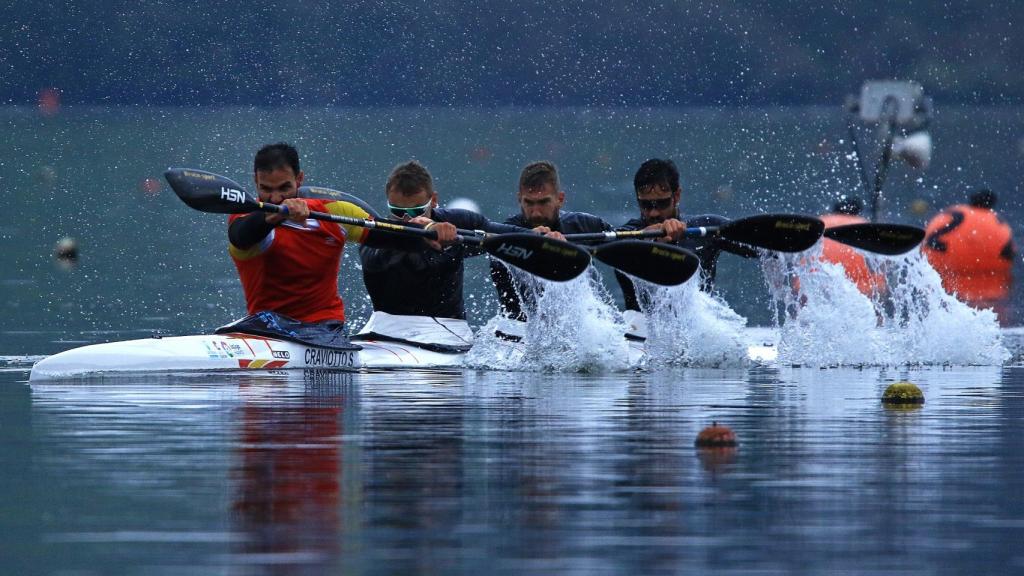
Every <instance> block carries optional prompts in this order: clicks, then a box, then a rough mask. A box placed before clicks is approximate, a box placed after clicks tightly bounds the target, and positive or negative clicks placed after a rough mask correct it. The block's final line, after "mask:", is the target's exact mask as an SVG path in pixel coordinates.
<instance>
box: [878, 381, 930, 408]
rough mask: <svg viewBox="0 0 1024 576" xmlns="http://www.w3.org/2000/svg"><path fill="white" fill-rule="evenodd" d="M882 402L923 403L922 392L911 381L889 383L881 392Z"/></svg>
mask: <svg viewBox="0 0 1024 576" xmlns="http://www.w3.org/2000/svg"><path fill="white" fill-rule="evenodd" d="M882 403H883V404H924V393H923V392H921V389H920V388H918V387H917V385H916V384H914V383H913V382H907V381H905V380H904V381H903V382H896V383H895V384H890V385H889V387H888V388H886V389H885V393H883V394H882Z"/></svg>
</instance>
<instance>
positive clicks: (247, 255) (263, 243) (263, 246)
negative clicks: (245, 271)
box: [228, 230, 274, 260]
mask: <svg viewBox="0 0 1024 576" xmlns="http://www.w3.org/2000/svg"><path fill="white" fill-rule="evenodd" d="M273 243H274V231H273V230H271V231H270V234H267V235H266V237H264V238H263V240H260V241H259V242H257V243H255V244H253V245H252V246H250V247H248V248H239V247H238V246H235V245H234V244H232V243H231V242H228V254H231V257H232V258H234V259H235V260H251V259H253V258H255V257H257V256H259V255H260V254H262V253H264V252H266V251H267V248H270V245H271V244H273Z"/></svg>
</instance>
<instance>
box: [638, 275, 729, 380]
mask: <svg viewBox="0 0 1024 576" xmlns="http://www.w3.org/2000/svg"><path fill="white" fill-rule="evenodd" d="M634 283H635V286H636V287H637V296H638V298H637V299H638V301H639V302H640V303H641V308H643V314H644V317H645V320H646V325H647V334H646V335H647V341H646V351H647V354H646V357H645V359H644V366H645V367H647V368H655V367H660V366H703V367H723V366H741V365H743V364H745V363H746V362H747V343H746V338H745V337H744V334H743V329H744V327H745V326H746V324H747V319H746V318H744V317H742V316H740V315H739V314H737V313H736V312H735V311H734V310H733V309H732V308H730V307H729V305H728V304H726V303H725V301H723V300H722V299H721V298H719V297H718V296H715V295H711V294H707V293H705V292H702V291H701V290H700V288H699V282H698V280H697V279H696V276H695V277H694V278H693V279H691V280H690V281H688V282H686V283H685V284H682V285H679V286H668V287H666V286H656V285H653V284H647V283H645V282H642V281H636V280H634Z"/></svg>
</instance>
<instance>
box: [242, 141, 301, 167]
mask: <svg viewBox="0 0 1024 576" xmlns="http://www.w3.org/2000/svg"><path fill="white" fill-rule="evenodd" d="M285 167H288V168H291V169H292V172H295V174H296V175H298V174H299V151H298V150H296V149H295V147H294V146H292V145H291V144H288V143H287V142H278V143H277V144H267V145H266V146H264V147H263V148H260V149H259V152H256V159H255V160H253V162H252V169H253V171H254V172H273V171H274V170H277V169H278V168H285Z"/></svg>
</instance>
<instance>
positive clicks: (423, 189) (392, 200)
mask: <svg viewBox="0 0 1024 576" xmlns="http://www.w3.org/2000/svg"><path fill="white" fill-rule="evenodd" d="M384 192H385V194H386V195H387V199H388V209H389V210H390V211H391V215H392V217H394V218H398V219H401V220H409V219H411V218H415V217H416V216H425V217H427V218H430V214H431V212H432V211H433V209H434V208H436V207H437V192H435V191H434V179H433V178H432V177H431V176H430V172H428V171H427V169H426V168H425V167H424V166H423V165H422V164H420V163H419V162H417V161H415V160H410V161H409V162H406V163H404V164H399V165H398V166H395V167H394V168H393V169H392V170H391V174H390V175H389V176H388V182H387V184H386V185H385V187H384Z"/></svg>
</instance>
